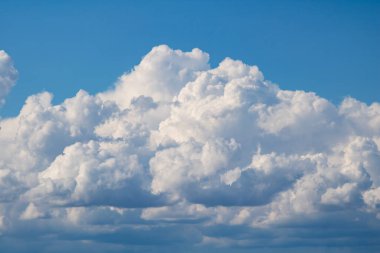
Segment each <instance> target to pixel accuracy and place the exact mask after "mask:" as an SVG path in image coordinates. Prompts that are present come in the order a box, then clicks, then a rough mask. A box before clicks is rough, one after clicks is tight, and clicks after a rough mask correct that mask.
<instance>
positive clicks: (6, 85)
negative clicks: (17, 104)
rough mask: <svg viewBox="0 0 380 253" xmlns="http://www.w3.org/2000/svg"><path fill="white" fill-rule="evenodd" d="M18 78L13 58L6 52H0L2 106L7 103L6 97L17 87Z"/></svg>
mask: <svg viewBox="0 0 380 253" xmlns="http://www.w3.org/2000/svg"><path fill="white" fill-rule="evenodd" d="M17 76H18V73H17V70H16V69H15V67H14V66H13V62H12V59H11V57H10V56H9V55H8V54H7V53H6V52H5V51H4V50H0V106H2V105H3V104H4V103H5V97H6V96H7V95H8V93H9V92H10V90H11V89H12V87H13V85H15V83H16V80H17Z"/></svg>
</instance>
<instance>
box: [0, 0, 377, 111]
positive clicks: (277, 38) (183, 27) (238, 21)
mask: <svg viewBox="0 0 380 253" xmlns="http://www.w3.org/2000/svg"><path fill="white" fill-rule="evenodd" d="M379 12H380V2H379V1H9V0H3V1H1V8H0V30H1V37H0V48H2V49H3V50H5V51H6V52H8V53H9V54H10V55H11V57H12V58H13V60H14V62H15V65H16V67H17V69H18V70H19V73H20V77H19V81H18V83H17V86H16V87H15V88H14V89H13V90H12V92H11V93H10V95H9V96H8V99H7V103H6V105H5V106H4V107H3V108H2V109H0V110H1V115H2V116H3V117H4V116H10V115H16V114H17V113H18V111H19V110H20V108H21V106H22V104H23V103H24V101H25V99H26V97H27V96H29V95H30V94H34V93H37V92H41V91H50V92H53V93H54V95H55V100H54V102H55V103H58V102H61V101H62V100H63V99H64V98H67V97H71V96H73V95H74V94H75V93H76V92H77V90H78V89H79V88H82V89H85V90H87V91H89V92H90V93H95V92H98V91H101V90H104V89H105V88H107V87H110V86H112V85H113V83H114V82H115V81H116V79H117V77H118V76H120V75H121V74H122V73H123V72H125V71H129V70H130V69H131V68H132V67H133V66H134V65H136V64H138V63H139V61H140V59H141V57H142V55H145V54H146V53H147V52H149V51H150V49H151V48H152V47H153V46H156V45H159V44H167V45H169V46H170V47H172V48H179V49H182V50H190V49H192V48H194V47H198V48H200V49H202V50H204V51H206V52H208V53H209V54H210V55H211V64H212V65H213V66H216V65H217V64H218V63H219V62H220V61H221V60H222V59H223V58H225V57H226V56H228V57H231V58H234V59H240V60H242V61H244V62H245V63H247V64H255V65H258V66H259V67H260V69H261V70H262V71H263V72H264V74H265V76H266V78H267V79H269V80H271V81H273V82H275V83H277V84H279V85H280V86H281V87H282V88H285V89H301V90H309V91H314V92H316V93H317V94H319V95H321V96H323V97H325V98H328V99H330V100H332V101H333V102H334V103H340V102H341V100H342V99H343V98H344V97H346V96H353V97H356V98H358V99H359V100H362V101H364V102H367V103H371V102H373V101H376V100H378V98H379V95H378V94H379V92H380V90H379V87H380V86H379V83H380V47H379V46H378V45H380V29H379V27H380V15H378V13H379Z"/></svg>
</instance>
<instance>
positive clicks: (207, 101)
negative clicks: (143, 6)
mask: <svg viewBox="0 0 380 253" xmlns="http://www.w3.org/2000/svg"><path fill="white" fill-rule="evenodd" d="M3 54H4V53H3ZM7 57H8V56H5V58H7ZM3 58H4V57H3ZM7 59H8V60H6V61H7V62H10V61H9V57H8V58H7ZM7 64H8V65H9V64H10V63H7ZM0 66H5V65H4V64H3V65H0ZM9 66H11V65H9ZM8 68H9V67H8ZM10 69H13V68H12V67H10ZM1 71H3V70H1ZM12 71H13V72H12ZM12 71H11V72H9V73H11V74H7V75H8V76H12V75H13V77H12V78H13V79H12V78H11V79H12V80H14V77H15V73H16V72H15V70H14V69H13V70H12ZM0 73H4V72H0ZM7 73H8V72H7ZM12 73H13V74H12ZM2 76H4V75H2ZM8 79H9V78H8ZM8 79H7V80H8ZM11 79H9V80H11ZM0 80H3V79H0ZM4 80H5V79H4ZM2 82H3V83H6V82H4V81H2ZM2 85H3V84H2ZM4 87H5V86H4ZM6 87H11V84H10V82H8V83H7V84H6ZM4 94H5V93H4ZM51 101H52V94H50V93H46V92H44V93H41V94H36V95H32V96H30V97H29V98H28V99H27V100H26V102H25V105H24V106H23V108H22V110H21V111H20V114H19V115H18V116H17V117H14V118H6V119H2V120H1V121H0V123H1V126H2V129H1V131H0V146H1V147H6V148H3V149H2V151H1V152H0V202H1V203H0V231H1V233H2V234H5V235H9V236H11V237H12V238H15V240H18V239H20V238H23V237H25V236H26V237H27V236H31V235H25V234H22V228H23V227H24V225H25V224H28V227H29V228H31V233H35V234H38V235H40V236H41V237H40V238H44V237H43V235H45V236H46V235H50V234H55V235H56V237H57V238H58V239H65V240H69V241H70V240H73V241H74V240H75V241H78V240H83V241H86V242H97V243H103V242H106V243H112V245H116V244H117V245H118V247H121V248H117V250H116V251H118V250H119V249H120V251H123V250H124V251H126V250H127V249H129V248H128V247H129V246H130V245H132V244H141V245H143V244H152V245H153V244H154V245H160V244H163V243H164V244H166V245H171V243H174V244H176V245H178V244H179V245H185V246H186V247H190V248H191V247H199V248H198V249H202V247H206V248H207V247H209V246H207V245H210V243H211V244H213V245H214V244H215V245H216V244H217V245H219V246H220V247H238V248H241V247H243V248H251V247H258V246H263V245H267V246H268V245H271V246H273V247H275V248H278V247H280V246H281V245H288V246H289V245H294V244H297V243H303V244H305V245H306V246H308V245H326V244H325V243H327V244H328V245H339V243H342V241H341V237H339V233H343V231H344V230H345V228H346V226H347V224H349V225H350V226H351V227H353V229H352V230H350V231H349V232H347V231H346V232H345V233H346V234H345V235H346V238H347V241H345V242H347V243H348V242H349V241H350V240H356V242H357V244H358V245H360V244H366V243H369V242H375V241H373V238H372V237H371V238H365V235H364V234H365V233H364V234H362V235H360V234H359V235H358V233H359V232H358V231H367V232H368V233H367V234H375V235H378V234H379V233H380V219H377V218H376V215H377V216H378V217H379V216H380V215H379V213H380V212H379V203H380V201H379V199H380V198H379V190H378V189H379V186H380V167H379V165H380V151H379V145H380V104H378V103H373V104H372V105H366V104H364V103H362V102H359V101H357V100H355V99H354V98H346V99H345V100H344V101H343V102H342V103H341V104H340V105H339V106H336V105H334V104H332V103H330V102H329V101H327V100H326V99H324V98H321V97H319V96H318V95H316V94H314V93H310V92H304V91H289V90H282V89H281V88H279V87H278V86H277V85H275V84H273V83H271V82H269V81H267V80H265V79H264V76H263V74H262V73H261V72H260V71H259V69H258V68H257V67H256V66H248V65H246V64H244V63H243V62H241V61H234V60H232V59H229V58H226V59H225V60H223V61H222V62H221V63H220V64H219V66H217V67H216V68H213V69H211V68H210V66H209V64H208V55H207V54H206V53H204V52H202V51H200V50H199V49H194V50H192V51H191V52H182V51H180V50H172V49H170V48H169V47H167V46H159V47H155V48H153V49H152V51H151V52H150V53H148V54H147V55H146V56H145V57H144V58H143V59H142V61H141V63H140V64H139V65H137V66H136V67H135V68H134V69H133V70H132V71H131V72H129V73H125V74H123V76H122V77H121V78H120V79H119V81H118V82H117V84H116V86H115V88H114V89H112V90H108V91H105V92H103V93H99V94H96V95H90V94H88V93H87V92H85V91H83V90H80V91H79V92H78V93H77V94H76V95H75V96H74V97H73V98H69V99H66V100H65V101H64V102H63V103H62V104H59V105H53V104H52V103H51ZM330 221H331V222H330ZM321 222H322V223H326V222H327V223H328V224H329V228H330V229H332V230H333V231H335V232H336V234H332V235H331V237H330V239H329V240H328V241H324V240H323V238H321V234H320V233H321V230H320V226H317V225H318V223H321ZM358 222H359V223H360V226H358ZM131 224H132V225H131ZM278 226H281V227H283V228H286V229H287V231H290V232H289V233H290V234H287V233H285V232H279V231H278V230H275V229H273V228H275V227H278ZM297 226H298V227H297ZM300 227H301V228H303V229H300ZM354 228H355V229H356V228H357V230H355V229H354ZM222 231H224V232H222ZM226 231H229V232H226ZM305 231H308V233H310V235H309V236H310V237H311V238H313V240H314V241H305V240H303V238H302V235H303V233H305ZM318 233H319V234H318ZM347 233H348V234H347ZM143 235H144V236H143ZM276 236H277V237H278V238H281V239H279V240H274V239H273V238H276ZM17 238H18V239H17ZM1 240H2V239H1V238H0V244H1V242H3V243H4V245H5V244H6V243H9V242H8V241H6V240H5V239H4V240H3V241H1ZM41 240H42V241H41V244H43V239H41ZM90 244H91V243H88V245H87V246H83V247H85V248H86V247H88V248H91V247H92V246H90ZM375 245H377V244H375ZM219 246H218V247H219ZM110 247H111V246H110ZM115 247H116V246H115ZM168 247H169V246H168ZM186 247H185V248H186ZM0 249H1V247H0ZM107 249H108V250H109V248H107ZM165 249H166V248H165ZM165 249H164V248H162V251H164V252H165ZM142 250H143V249H142ZM171 250H173V249H172V248H171ZM166 251H167V250H166Z"/></svg>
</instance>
